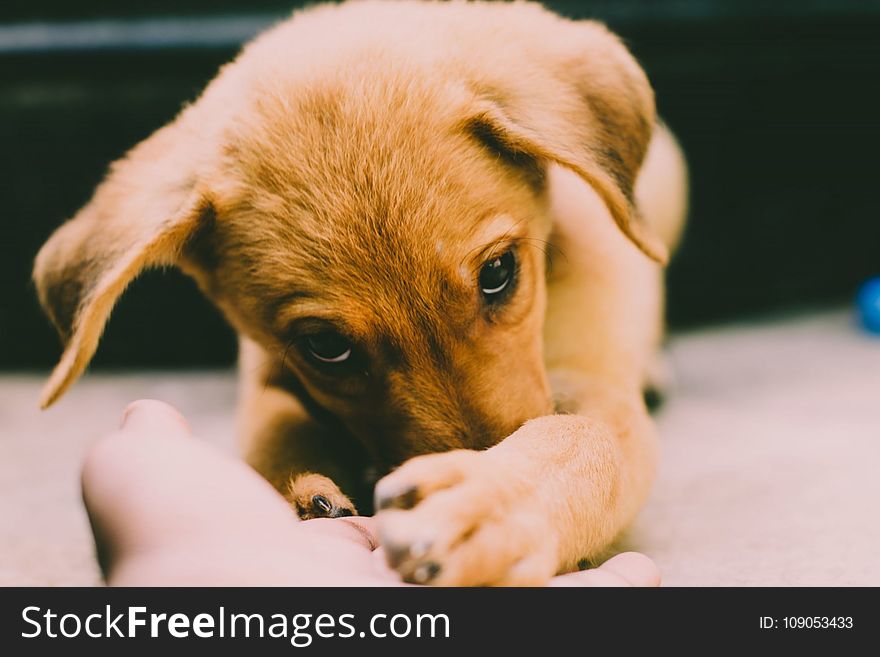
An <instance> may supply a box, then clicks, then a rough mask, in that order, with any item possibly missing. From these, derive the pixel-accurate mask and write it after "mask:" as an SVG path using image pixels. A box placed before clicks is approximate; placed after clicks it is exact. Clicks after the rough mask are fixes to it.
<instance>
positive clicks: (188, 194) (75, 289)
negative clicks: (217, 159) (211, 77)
mask: <svg viewBox="0 0 880 657" xmlns="http://www.w3.org/2000/svg"><path fill="white" fill-rule="evenodd" d="M185 115H186V112H184V115H182V116H181V118H179V119H178V120H177V121H176V122H174V123H172V124H170V125H168V126H166V127H164V128H162V129H161V130H159V131H158V132H156V133H154V134H153V136H151V137H150V138H148V139H147V140H145V141H144V142H142V143H141V144H139V145H138V146H136V147H135V148H134V149H132V150H131V151H130V152H129V153H128V155H127V156H126V157H124V158H123V159H121V160H119V161H118V162H116V163H115V164H113V166H112V167H111V169H110V172H109V174H108V175H107V177H106V179H105V180H104V182H103V183H101V185H100V186H99V187H98V188H97V190H96V191H95V194H94V196H93V197H92V200H91V201H90V202H89V203H88V205H86V206H85V207H84V208H83V209H82V210H80V211H79V213H77V215H76V216H75V217H74V218H73V219H71V220H69V221H68V222H67V223H65V224H64V225H63V226H61V227H60V228H59V229H58V230H56V231H55V233H54V234H53V235H52V237H51V238H50V239H49V241H48V242H47V243H46V244H45V245H44V246H43V248H42V249H41V250H40V252H39V254H38V255H37V259H36V263H35V265H34V274H33V276H34V282H35V283H36V287H37V292H38V294H39V298H40V303H41V304H42V306H43V308H44V309H45V310H46V312H47V313H48V315H49V317H50V318H51V319H52V321H53V323H54V324H55V326H56V328H57V329H58V332H59V334H60V335H61V339H62V341H63V343H64V353H63V355H62V357H61V360H60V362H59V363H58V365H57V366H56V367H55V370H54V371H53V372H52V375H51V377H50V378H49V380H48V382H47V383H46V385H45V387H44V388H43V392H42V395H41V399H40V405H41V406H42V407H43V408H46V407H47V406H49V405H51V404H52V403H53V402H54V401H55V400H56V399H58V397H60V396H61V394H62V393H64V391H65V390H66V389H67V388H68V387H69V386H70V385H71V384H72V383H73V382H74V381H75V380H76V379H77V377H78V376H79V375H80V374H82V372H83V370H84V369H85V368H86V366H87V365H88V363H89V360H90V359H91V357H92V355H93V354H94V353H95V349H96V348H97V346H98V340H99V339H100V337H101V333H102V331H103V329H104V324H105V323H106V321H107V318H108V317H109V315H110V311H111V310H112V308H113V305H114V303H115V302H116V299H117V298H118V297H119V295H120V294H121V293H122V292H123V290H124V289H125V287H126V286H127V285H128V284H129V282H131V280H132V279H133V278H134V277H135V276H137V274H138V273H139V272H140V271H142V270H143V269H145V268H148V267H155V266H163V265H171V264H174V263H175V262H176V261H177V258H178V254H179V252H180V250H181V248H182V246H183V245H184V244H185V243H186V241H187V239H188V238H189V237H190V236H192V235H193V234H194V232H195V231H196V229H197V227H198V226H199V224H200V222H201V220H202V218H203V217H205V216H206V215H208V214H210V213H211V211H212V210H211V202H210V200H209V197H208V195H207V193H206V191H205V190H204V189H203V187H202V184H203V183H202V181H201V176H200V169H201V168H202V165H203V162H204V159H205V158H204V154H203V153H201V152H200V150H201V147H200V146H199V140H198V139H197V138H196V137H195V135H193V134H188V129H187V126H186V124H185V123H184V122H183V121H182V120H181V119H183V118H184V117H185Z"/></svg>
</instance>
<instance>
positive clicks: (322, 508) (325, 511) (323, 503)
mask: <svg viewBox="0 0 880 657" xmlns="http://www.w3.org/2000/svg"><path fill="white" fill-rule="evenodd" d="M312 510H314V511H315V512H316V513H318V514H321V515H326V516H329V515H330V513H331V512H332V511H333V505H332V504H330V500H328V499H327V498H326V497H324V496H323V495H315V496H314V497H313V498H312Z"/></svg>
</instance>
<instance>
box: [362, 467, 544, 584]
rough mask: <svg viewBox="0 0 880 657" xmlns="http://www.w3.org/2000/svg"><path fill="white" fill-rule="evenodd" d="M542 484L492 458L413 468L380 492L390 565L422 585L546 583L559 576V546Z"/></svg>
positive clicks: (384, 541)
mask: <svg viewBox="0 0 880 657" xmlns="http://www.w3.org/2000/svg"><path fill="white" fill-rule="evenodd" d="M508 466H509V467H508ZM534 485H535V482H531V481H528V479H527V477H524V476H522V475H521V474H520V473H518V472H517V468H516V467H514V466H513V464H507V463H505V462H504V460H503V459H498V458H491V457H489V456H488V455H487V453H486V452H474V451H470V450H456V451H452V452H446V453H443V454H429V455H426V456H419V457H417V458H414V459H412V460H410V461H407V462H406V463H404V464H403V465H402V466H401V467H400V468H399V469H397V470H395V471H394V472H392V473H391V474H390V475H388V476H387V477H385V478H384V479H382V480H381V481H380V482H379V483H378V485H377V486H376V509H377V511H378V520H379V536H380V540H381V543H382V545H383V547H384V549H385V554H386V557H387V559H388V564H389V565H390V566H391V567H392V568H394V569H395V570H397V571H398V572H399V573H400V575H401V577H402V578H403V579H404V580H405V581H407V582H412V583H417V584H429V583H430V584H438V585H441V586H505V585H507V586H532V585H540V584H543V583H545V582H546V581H547V580H548V579H549V578H550V577H552V576H553V575H554V574H555V572H556V568H557V562H558V556H557V539H556V535H555V533H554V532H553V530H552V527H551V526H550V522H549V520H548V514H547V513H546V509H542V508H540V506H541V505H540V503H539V502H538V501H537V498H536V497H535V495H534V494H533V487H534Z"/></svg>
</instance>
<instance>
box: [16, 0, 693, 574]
mask: <svg viewBox="0 0 880 657" xmlns="http://www.w3.org/2000/svg"><path fill="white" fill-rule="evenodd" d="M654 125H655V116H654V105H653V94H652V92H651V88H650V86H649V84H648V83H647V80H646V79H645V76H644V74H643V73H642V71H641V69H640V68H639V67H638V65H637V64H636V62H635V61H634V60H633V59H632V58H631V57H630V55H629V54H628V53H627V51H626V49H625V48H624V47H623V46H622V45H621V44H620V42H619V41H618V40H617V39H616V38H615V37H614V36H613V35H611V34H610V33H609V32H607V31H606V30H605V29H604V28H603V27H602V26H600V25H598V24H595V23H592V22H573V21H568V20H564V19H561V18H559V17H557V16H555V15H553V14H551V13H549V12H547V11H545V10H543V9H542V8H540V7H539V6H538V5H535V4H530V3H512V4H506V3H505V4H501V3H459V2H451V3H428V2H423V3H419V2H382V1H369V2H358V3H348V4H345V5H342V6H339V7H337V6H324V7H317V8H314V9H310V10H307V11H304V12H301V13H298V14H296V15H295V16H294V18H293V19H292V20H291V21H288V22H285V23H282V24H281V25H279V26H278V27H276V28H274V29H273V30H271V31H269V32H267V33H266V34H264V35H263V36H261V37H260V38H258V39H257V40H256V41H254V42H253V43H252V44H250V45H249V46H248V47H247V48H246V49H245V50H244V52H243V53H242V55H241V56H239V58H238V59H237V60H236V61H235V62H234V63H233V64H231V65H229V66H227V67H225V68H224V69H223V70H222V71H221V74H220V75H219V76H218V77H217V78H216V79H215V80H214V81H213V82H212V83H211V84H210V85H209V87H208V88H207V89H206V91H205V93H204V94H203V95H202V97H201V98H200V99H199V100H198V101H197V102H196V103H195V104H193V105H192V106H190V107H189V108H187V109H186V110H185V111H184V112H182V113H181V115H180V116H179V117H178V118H177V119H176V120H175V121H174V122H173V123H172V124H170V125H169V126H168V127H166V128H163V129H162V130H160V131H158V132H157V133H156V134H155V135H153V136H152V137H150V138H149V139H148V140H146V141H145V142H144V143H143V144H141V145H140V146H138V147H137V148H135V149H134V150H133V151H132V152H131V153H130V154H129V155H128V156H126V158H124V159H123V160H121V161H120V162H118V163H117V164H116V165H114V167H113V169H112V170H111V172H110V174H109V175H108V177H107V180H106V181H105V182H104V183H103V184H102V185H101V187H100V188H99V189H98V191H97V192H96V194H95V197H94V198H93V200H92V201H91V202H90V203H89V205H87V206H86V207H85V208H84V209H83V210H82V211H81V212H80V213H79V214H78V215H77V216H76V217H74V218H73V219H72V220H71V221H70V222H68V223H67V224H65V225H64V226H63V227H62V228H61V229H59V230H58V231H57V232H56V234H55V235H53V237H52V238H51V239H50V240H49V242H48V243H47V244H46V246H44V248H43V250H42V251H41V252H40V254H39V256H38V258H37V263H36V267H35V271H34V277H35V280H36V283H37V287H38V290H39V293H40V299H41V301H42V302H43V304H44V306H45V307H46V309H47V311H48V312H49V314H50V316H51V317H52V318H53V320H54V321H55V323H56V325H57V326H58V328H59V332H60V333H61V335H62V337H63V338H64V340H65V353H64V355H63V356H62V359H61V362H60V363H59V365H58V367H57V368H56V370H55V372H54V373H53V375H52V377H51V378H50V380H49V382H48V383H47V386H46V389H45V393H44V397H43V403H44V405H48V404H50V403H52V402H53V401H54V400H55V399H57V397H58V396H59V395H60V394H62V393H63V392H64V390H65V389H66V388H67V387H68V386H69V385H70V384H71V383H72V382H73V381H74V380H75V379H76V377H77V376H79V374H81V373H82V371H83V370H84V368H85V367H86V365H87V363H88V360H89V359H90V358H91V356H92V354H93V353H94V351H95V348H96V346H97V342H98V339H99V337H100V333H101V331H102V329H103V325H104V323H105V321H106V319H107V316H108V315H109V313H110V310H111V308H112V305H113V302H114V301H115V299H116V298H117V297H118V296H119V294H121V292H122V291H123V289H124V288H125V286H126V285H127V284H128V282H129V281H130V280H131V279H132V278H133V277H134V276H135V275H137V273H138V271H140V270H142V269H144V268H146V267H151V266H163V265H169V264H176V265H177V266H180V267H181V268H182V269H183V270H184V271H185V272H187V273H188V274H190V275H191V276H192V277H193V278H195V280H196V281H197V282H198V283H199V285H200V287H201V289H202V290H203V291H204V293H205V294H206V295H207V296H208V297H209V298H211V299H212V300H213V301H214V302H215V303H216V304H217V305H218V306H219V307H220V308H221V310H222V311H223V312H224V313H225V315H226V317H227V318H228V319H229V321H230V322H231V323H232V325H233V326H234V327H235V328H236V329H237V330H238V331H239V333H240V335H241V381H242V384H241V386H242V387H241V412H240V422H241V426H240V431H241V435H242V450H243V452H244V454H245V457H246V458H247V460H248V461H249V462H250V463H251V464H253V465H254V467H255V468H257V469H258V471H260V472H261V473H263V474H264V475H265V476H266V477H267V479H269V480H270V481H271V482H272V483H273V484H274V485H275V486H276V487H278V488H279V490H281V491H282V492H283V493H285V494H286V495H288V498H289V499H290V500H291V502H292V504H294V505H295V506H296V507H297V508H298V509H299V510H300V512H301V515H303V516H304V517H310V516H311V515H321V509H325V508H327V505H325V504H324V501H325V500H326V501H328V502H329V504H330V506H332V507H333V509H334V511H333V512H332V513H331V512H327V513H326V514H325V515H333V514H337V515H338V514H339V513H347V512H349V511H354V505H353V504H352V503H351V502H350V501H349V498H352V499H357V500H358V506H364V502H363V500H365V499H368V496H369V493H370V491H371V489H372V487H373V484H374V482H375V479H376V478H377V477H378V476H381V475H382V474H385V473H387V472H388V471H389V470H391V469H392V468H394V467H396V466H398V465H400V464H401V463H403V465H402V467H399V468H398V469H396V470H394V471H393V472H392V473H391V474H390V475H387V476H386V477H385V478H384V479H382V480H381V481H380V482H379V484H378V486H377V487H376V500H377V503H378V504H379V506H380V507H381V510H380V512H379V517H380V525H381V531H382V536H383V542H384V544H385V547H386V551H387V553H388V555H389V560H390V561H391V563H392V565H394V566H395V567H396V568H397V569H398V570H399V571H400V572H401V574H402V575H403V576H404V577H405V578H406V579H408V580H411V581H433V582H436V583H446V584H533V583H539V582H541V581H543V580H545V579H546V578H547V577H549V576H550V575H551V574H553V573H554V572H556V571H557V570H561V569H567V568H571V567H573V566H574V565H575V564H576V563H577V562H578V561H579V560H581V559H582V558H585V557H591V556H595V555H596V554H598V553H599V551H601V550H602V549H603V548H605V547H606V546H607V545H608V543H609V542H610V541H611V540H612V539H613V538H614V536H615V535H616V534H617V533H618V532H619V531H620V530H621V529H622V528H623V527H625V526H626V524H627V523H628V522H629V520H630V519H631V518H632V517H633V515H634V514H635V513H636V511H637V510H638V508H639V507H640V506H641V504H642V502H643V500H644V498H645V496H646V495H647V491H648V488H649V485H650V481H651V478H652V473H653V469H654V462H655V451H656V448H655V444H654V430H653V425H652V423H651V421H650V418H649V417H648V416H647V413H646V410H645V407H644V404H643V403H642V401H641V388H642V385H643V384H644V382H645V379H646V377H647V375H648V372H649V371H650V370H651V367H652V363H653V359H654V358H655V357H656V352H657V348H658V345H659V341H660V339H661V335H662V307H663V299H662V271H661V269H660V266H659V265H658V264H657V262H655V261H659V262H663V261H665V258H666V254H667V252H668V250H669V249H670V248H671V247H673V246H674V244H675V242H676V241H677V239H678V235H679V233H680V230H681V225H682V221H683V216H684V212H685V209H686V208H685V198H686V178H685V169H684V162H683V160H682V158H681V155H680V151H679V150H678V148H677V146H676V144H675V142H674V140H673V138H672V137H671V135H670V134H669V133H668V131H666V130H665V128H662V127H661V128H659V129H657V130H653V132H654V137H653V140H652V138H651V134H652V128H653V127H654ZM640 171H641V173H640ZM508 249H513V250H514V252H515V254H516V257H517V261H518V273H517V283H516V288H515V291H514V293H513V294H512V295H511V296H510V299H509V301H507V302H505V303H504V304H503V306H499V307H498V308H497V309H494V310H491V311H490V310H489V309H488V308H487V307H486V306H485V303H484V302H483V301H482V299H481V296H480V294H479V292H478V289H477V287H478V286H477V276H478V274H479V271H480V268H481V266H482V265H483V264H484V263H485V262H486V261H487V260H490V259H491V258H493V257H496V256H497V255H500V254H501V253H502V252H504V251H505V250H508ZM640 250H641V251H640ZM645 254H648V255H649V256H651V257H652V258H653V259H654V261H652V260H651V259H649V258H648V257H646V256H645ZM327 326H332V327H334V329H335V330H338V331H340V332H342V333H344V334H345V335H346V337H347V338H349V339H350V340H351V341H352V342H353V343H354V344H355V346H356V348H357V354H358V360H356V361H355V362H356V363H358V364H359V365H358V368H357V369H353V370H351V371H349V372H347V373H346V374H345V375H340V374H338V373H336V374H334V373H333V372H332V371H327V370H325V369H321V368H319V367H316V366H315V365H314V364H312V363H311V362H310V361H309V360H308V358H307V357H306V356H305V354H304V353H303V351H302V349H301V339H302V336H303V335H305V334H308V333H310V332H314V331H316V330H319V329H323V328H324V327H327ZM561 413H564V414H561ZM437 452H444V453H437ZM414 457H415V458H414ZM315 496H321V499H318V500H317V501H316V498H315ZM366 504H367V505H368V504H369V502H368V501H367V502H366Z"/></svg>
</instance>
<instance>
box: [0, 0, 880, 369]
mask: <svg viewBox="0 0 880 657" xmlns="http://www.w3.org/2000/svg"><path fill="white" fill-rule="evenodd" d="M547 4H549V5H550V6H553V7H555V8H556V9H558V10H560V11H562V12H563V13H566V14H568V15H571V16H576V17H587V16H589V17H597V18H601V19H603V20H606V21H607V22H608V23H609V25H610V26H611V27H612V28H613V29H614V30H615V31H617V32H618V33H620V34H621V35H623V36H624V37H625V39H626V40H627V42H628V44H629V45H630V47H631V48H632V49H633V50H634V52H635V53H636V55H637V56H638V57H639V59H640V60H641V62H642V63H643V65H644V66H645V68H646V69H647V71H648V73H649V75H650V77H651V79H652V81H653V83H654V86H655V88H656V90H657V97H658V104H659V107H660V111H661V113H662V115H663V116H664V118H665V119H666V120H667V122H668V123H669V124H670V125H671V126H672V127H673V129H674V130H675V131H676V132H677V134H678V135H679V137H680V139H681V141H682V144H683V146H684V148H685V151H686V152H687V155H688V158H689V161H690V166H691V175H692V187H693V191H692V213H691V225H690V228H689V230H688V235H687V239H686V241H685V245H684V248H683V249H682V250H681V252H680V253H679V255H678V257H677V259H676V260H675V261H674V264H673V265H672V267H671V269H670V275H669V277H670V299H669V315H670V321H671V323H672V325H673V326H676V327H683V326H693V325H698V324H703V323H707V322H715V321H721V320H727V319H733V318H742V317H748V316H752V315H755V314H763V313H770V312H778V311H787V310H790V309H796V308H802V307H814V306H821V305H826V304H838V303H843V302H846V301H847V300H848V299H849V298H850V297H851V295H852V292H853V290H854V288H855V287H856V286H857V285H858V283H859V282H860V281H861V280H863V279H864V278H866V277H867V276H869V275H872V274H877V273H880V256H878V252H880V201H878V198H877V194H876V193H875V191H874V188H873V184H874V182H875V179H876V176H877V169H878V167H877V165H876V164H875V158H876V153H877V152H878V150H880V125H878V105H877V100H878V92H877V89H878V83H880V38H878V35H880V2H847V1H846V0H838V1H835V2H807V1H804V2H776V3H766V2H763V3H758V2H750V1H745V2H742V1H740V2H737V1H733V0H730V1H724V2H721V1H715V2H711V1H698V0H693V1H678V2H668V3H661V2H651V1H650V0H645V1H643V2H639V1H636V0H617V1H616V2H610V1H605V2H586V3H584V2H550V3H547ZM291 6H292V5H291V4H290V3H279V2H274V1H269V0H266V1H261V2H248V3H245V2H243V1H241V0H238V1H236V0H227V1H216V0H211V1H208V0H204V1H199V0H176V1H174V2H171V1H170V0H157V1H155V2H144V3H125V4H124V3H118V2H110V1H91V2H77V3H70V2H60V1H59V2H30V3H19V2H13V3H11V4H9V3H6V4H4V5H3V6H2V8H0V144H2V154H0V191H2V195H3V209H4V212H3V217H2V219H0V221H2V226H3V228H4V230H3V231H2V233H0V367H2V368H7V369H11V368H16V369H20V368H48V367H49V366H50V365H52V364H53V362H54V360H55V359H56V358H57V356H58V353H59V346H58V340H57V338H56V337H55V334H54V332H53V330H52V329H51V327H50V326H49V324H48V321H47V320H46V319H45V318H44V316H43V315H42V313H41V312H40V310H39V308H38V306H37V304H36V301H35V296H34V291H33V288H32V286H31V285H30V282H29V276H30V268H31V263H32V260H33V256H34V255H35V253H36V252H37V250H38V249H39V247H40V245H41V244H42V242H43V241H44V240H45V239H46V238H47V237H48V235H49V234H50V232H51V231H52V229H53V228H54V227H56V226H57V225H58V224H60V223H61V221H62V220H63V219H65V218H67V217H69V216H70V215H71V214H72V213H73V212H75V211H76V209H78V208H79V207H80V206H81V205H82V204H83V203H84V202H85V201H86V200H87V199H88V197H89V195H90V193H91V191H92V189H93V187H94V186H95V184H97V183H98V182H99V181H100V179H101V177H102V175H103V173H104V171H105V169H106V166H107V164H108V163H109V162H110V161H112V160H113V159H115V158H117V157H118V156H120V155H121V154H122V153H123V152H124V151H125V150H127V149H128V148H129V147H130V146H132V145H133V144H135V143H136V142H137V141H139V140H140V139H142V138H144V137H146V136H147V135H149V134H150V133H151V132H152V131H153V130H155V129H156V128H157V127H159V126H161V125H162V124H163V123H165V122H166V121H168V120H169V119H170V118H172V117H173V116H174V114H175V113H176V112H177V110H178V109H179V108H180V106H181V104H182V103H183V102H185V101H187V100H190V99H193V98H194V97H195V96H196V95H197V94H198V92H199V90H200V89H201V88H202V87H203V86H204V84H205V83H206V82H207V81H208V80H209V79H210V78H211V77H212V76H213V74H214V73H215V71H216V69H217V68H218V66H219V65H220V64H222V63H223V62H225V61H227V60H229V59H230V58H231V57H232V56H233V55H234V53H235V51H236V49H237V38H238V36H237V35H238V34H247V33H248V32H249V30H251V27H250V26H253V25H258V24H262V23H263V22H268V21H269V20H271V19H272V18H273V16H281V15H283V13H285V12H286V11H287V10H289V8H290V7H291ZM768 7H769V8H770V13H767V8H768ZM224 12H225V13H230V12H232V13H238V14H248V15H251V16H250V18H249V19H248V20H242V21H241V23H240V25H241V28H240V29H239V30H237V31H236V30H232V32H231V33H224V34H225V36H223V35H221V37H219V38H217V39H215V40H213V41H210V40H209V42H207V43H205V42H200V43H188V42H187V41H186V38H185V37H184V38H178V39H170V40H168V41H166V42H164V43H163V44H159V43H154V44H152V45H150V43H149V42H138V43H137V47H135V46H134V45H133V44H132V43H129V44H128V45H126V44H125V43H114V42H113V39H112V38H111V39H110V40H109V41H107V40H105V41H103V42H96V43H93V44H92V45H91V46H89V45H88V44H87V43H86V44H85V45H83V44H82V43H79V42H75V43H67V45H64V44H62V45H61V46H57V42H55V43H56V46H57V47H53V46H52V45H51V43H53V42H52V41H51V39H49V40H48V41H45V39H44V40H43V41H41V37H40V36H39V35H40V34H43V33H42V32H39V29H42V28H43V27H45V25H43V24H42V23H40V24H35V21H41V22H46V24H47V25H48V26H49V27H50V28H52V30H54V31H52V30H50V32H49V33H48V34H49V35H50V36H52V35H55V36H56V37H57V36H58V35H62V36H63V35H64V34H66V32H65V31H64V30H65V29H66V27H65V26H69V25H70V22H71V21H80V20H92V21H94V20H99V19H104V18H108V17H110V18H118V19H121V22H119V23H117V24H116V25H117V27H118V26H119V25H122V26H123V27H124V26H125V25H128V24H129V23H128V22H127V21H131V20H134V21H137V20H140V19H142V18H144V17H147V18H154V17H155V16H158V15H162V16H167V15H173V14H178V15H186V16H199V15H204V16H212V17H214V16H217V15H221V14H223V13H224ZM254 12H267V13H266V14H265V15H257V16H256V18H254V16H253V14H254ZM132 24H134V25H136V24H137V23H132ZM23 25H24V26H25V27H26V28H27V29H28V30H30V32H28V34H30V36H28V37H27V38H25V39H22V38H20V37H21V33H22V26H23ZM188 25H189V26H190V29H191V30H192V29H193V26H196V28H195V29H196V30H198V28H197V26H198V23H197V22H195V23H188ZM35 27H36V28H38V29H37V32H34V29H35ZM16 30H17V31H16ZM34 34H36V35H37V36H36V37H34V36H33V35H34ZM26 36H27V35H26ZM44 36H45V35H44ZM52 38H55V37H52ZM28 39H30V40H28ZM44 41H45V43H44ZM74 41H75V40H74ZM41 43H43V46H40V44H41ZM28 44H30V45H28ZM46 44H49V45H46ZM234 353H235V342H234V337H233V335H232V333H231V331H230V330H229V329H228V328H227V327H226V326H225V325H224V323H223V321H222V319H221V318H220V317H219V316H218V314H217V313H216V311H214V310H213V309H212V308H211V307H210V306H209V304H208V303H207V302H205V301H204V300H203V299H202V298H201V297H200V295H199V294H198V292H197V291H196V290H195V286H194V285H193V284H192V283H191V282H190V281H189V280H187V279H185V278H184V277H183V276H181V275H179V274H177V273H176V272H174V271H168V272H153V273H149V274H147V275H145V276H143V277H142V278H140V279H139V280H138V281H137V282H136V283H135V284H134V285H133V286H132V287H131V289H130V290H129V291H128V292H127V293H126V295H125V296H124V297H123V299H122V301H121V302H120V304H119V305H118V307H117V309H116V310H115V311H114V315H113V318H112V319H111V322H110V324H109V326H108V329H107V332H106V333H105V338H104V341H103V342H102V346H101V348H100V349H99V350H98V356H97V358H96V360H95V363H96V365H98V366H100V365H104V366H157V367H167V366H196V365H209V364H220V363H229V362H231V361H232V360H233V358H234Z"/></svg>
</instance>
